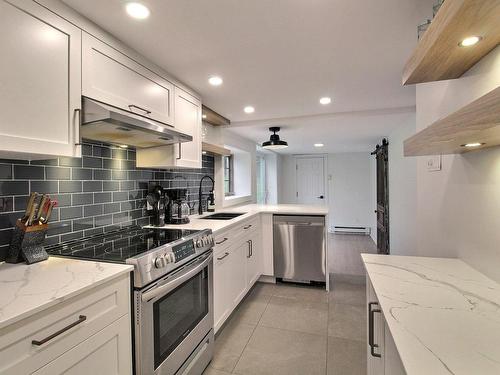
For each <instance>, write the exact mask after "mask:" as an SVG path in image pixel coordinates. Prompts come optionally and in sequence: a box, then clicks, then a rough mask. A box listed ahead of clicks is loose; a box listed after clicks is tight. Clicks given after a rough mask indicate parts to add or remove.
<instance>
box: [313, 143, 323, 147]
mask: <svg viewBox="0 0 500 375" xmlns="http://www.w3.org/2000/svg"><path fill="white" fill-rule="evenodd" d="M323 146H324V144H323V143H315V144H314V147H323Z"/></svg>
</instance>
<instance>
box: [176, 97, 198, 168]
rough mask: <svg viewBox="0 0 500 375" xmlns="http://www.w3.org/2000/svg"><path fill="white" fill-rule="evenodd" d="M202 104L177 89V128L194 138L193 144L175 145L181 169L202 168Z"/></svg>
mask: <svg viewBox="0 0 500 375" xmlns="http://www.w3.org/2000/svg"><path fill="white" fill-rule="evenodd" d="M201 126H202V125H201V102H200V101H199V100H198V99H196V98H195V97H194V96H192V95H189V94H188V93H187V92H185V91H184V90H181V89H180V88H178V87H176V88H175V128H176V129H177V130H178V131H180V132H182V133H185V134H189V135H190V136H192V137H193V140H192V141H191V142H186V143H180V144H178V145H175V151H177V158H176V161H177V164H178V166H180V167H187V168H201V154H202V150H201Z"/></svg>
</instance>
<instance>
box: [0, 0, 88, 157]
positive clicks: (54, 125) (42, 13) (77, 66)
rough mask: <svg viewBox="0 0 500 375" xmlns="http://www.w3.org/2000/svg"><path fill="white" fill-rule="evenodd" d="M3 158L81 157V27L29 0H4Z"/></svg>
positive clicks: (0, 30) (0, 67) (0, 33)
mask: <svg viewBox="0 0 500 375" xmlns="http://www.w3.org/2000/svg"><path fill="white" fill-rule="evenodd" d="M0 50H1V51H2V57H1V58H0V157H6V158H24V159H27V158H30V159H41V158H47V157H54V156H70V157H73V156H76V157H79V156H81V146H78V145H76V143H79V119H80V109H81V30H80V29H78V28H77V27H75V26H74V25H72V24H71V23H69V22H67V21H66V20H64V19H63V18H60V17H58V16H57V15H55V14H54V13H52V12H50V11H49V10H47V9H46V8H44V7H42V6H40V5H38V4H36V3H35V2H34V1H29V0H8V1H6V0H0Z"/></svg>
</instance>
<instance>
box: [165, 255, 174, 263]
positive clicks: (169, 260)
mask: <svg viewBox="0 0 500 375" xmlns="http://www.w3.org/2000/svg"><path fill="white" fill-rule="evenodd" d="M165 260H166V262H167V263H175V254H174V253H167V254H165Z"/></svg>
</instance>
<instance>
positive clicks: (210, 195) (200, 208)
mask: <svg viewBox="0 0 500 375" xmlns="http://www.w3.org/2000/svg"><path fill="white" fill-rule="evenodd" d="M205 178H209V179H210V181H212V189H211V190H210V192H209V193H208V201H209V202H210V203H211V204H214V188H215V181H214V179H213V178H212V177H210V176H209V175H205V176H203V177H202V178H201V180H200V190H199V192H198V199H199V203H198V214H199V215H202V214H203V200H202V199H203V193H202V191H201V187H202V184H203V180H204V179H205Z"/></svg>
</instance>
